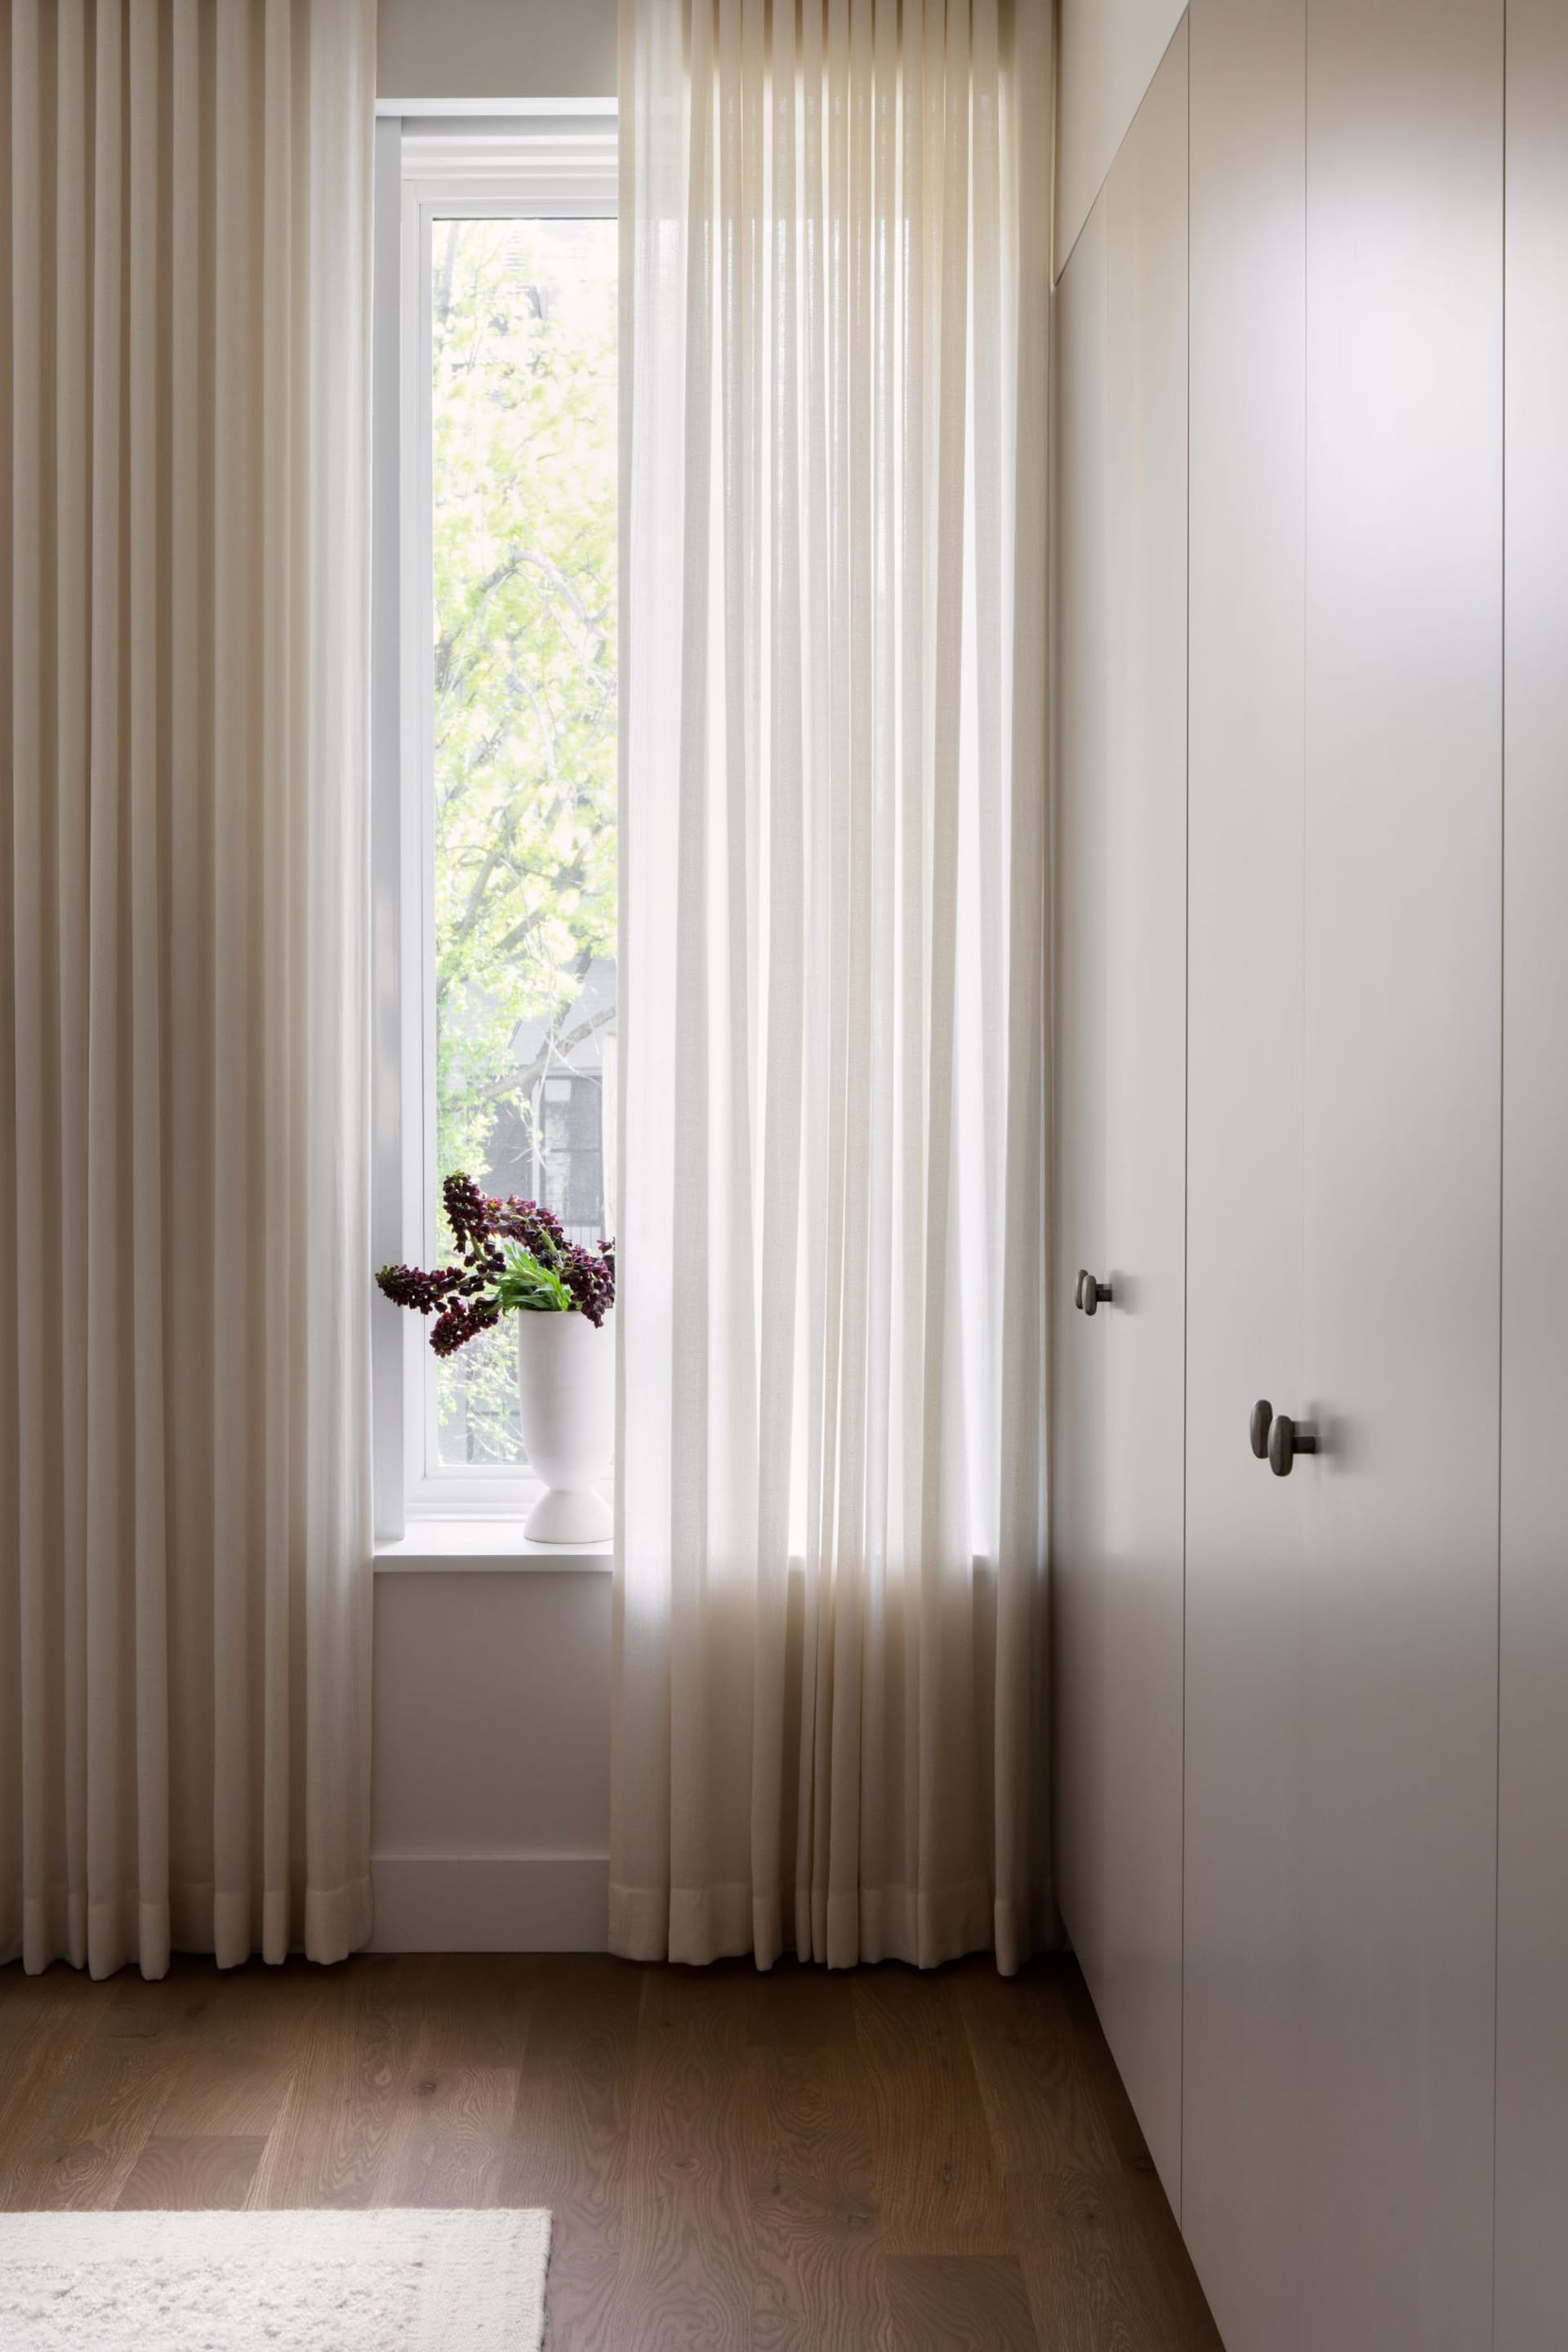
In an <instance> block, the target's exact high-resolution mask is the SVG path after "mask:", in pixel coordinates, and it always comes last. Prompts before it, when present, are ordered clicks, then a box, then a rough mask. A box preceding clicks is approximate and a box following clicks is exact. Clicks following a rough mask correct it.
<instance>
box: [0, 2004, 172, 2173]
mask: <svg viewBox="0 0 1568 2352" xmlns="http://www.w3.org/2000/svg"><path fill="white" fill-rule="evenodd" d="M169 2087H170V2075H169V2070H168V2068H167V2067H166V2065H165V2064H164V2063H163V2053H162V2052H161V2051H160V2050H159V2049H158V2048H157V2047H156V2046H155V2045H154V2044H153V2043H151V2042H110V2041H107V2040H102V2039H100V2038H98V2037H96V2036H89V2038H88V2040H87V2041H86V2042H83V2043H82V2045H81V2047H80V2048H79V2051H78V2052H77V2054H76V2056H75V2057H74V2059H73V2060H72V2061H71V2063H70V2064H69V2065H68V2067H67V2068H66V2069H65V2071H64V2073H63V2074H61V2075H60V2076H58V2078H57V2081H56V2085H55V2091H54V2095H53V2097H52V2098H50V2099H49V2100H48V2102H47V2105H46V2106H45V2107H44V2109H43V2112H42V2113H41V2115H40V2116H38V2119H37V2124H36V2125H35V2126H34V2128H33V2130H32V2131H31V2132H29V2133H28V2135H27V2137H26V2138H25V2139H24V2140H22V2141H21V2142H20V2144H19V2145H18V2144H17V2143H16V2142H12V2143H11V2145H12V2147H14V2148H15V2150H16V2153H15V2157H14V2160H13V2162H12V2163H11V2164H10V2165H9V2166H8V2168H6V2170H5V2176H4V2188H3V2191H0V2202H3V2203H4V2204H5V2208H6V2209H7V2210H9V2211H11V2212H37V2211H56V2210H59V2211H64V2210H73V2209H76V2208H79V2207H85V2208H88V2209H89V2210H90V2209H93V2208H98V2207H107V2206H112V2205H113V2204H114V2202H115V2200H116V2199H117V2198H118V2197H119V2195H120V2191H121V2188H122V2187H123V2185H124V2183H125V2181H126V2180H127V2179H129V2177H130V2174H131V2171H132V2167H133V2166H134V2164H135V2162H136V2158H138V2156H139V2155H140V2154H141V2152H142V2148H143V2147H144V2146H145V2145H146V2143H147V2140H148V2139H149V2138H150V2137H151V2136H152V2133H153V2128H154V2126H156V2124H157V2122H158V2119H159V2116H160V2115H161V2113H162V2110H163V2105H164V2104H165V2102H166V2101H167V2098H168V2095H169Z"/></svg>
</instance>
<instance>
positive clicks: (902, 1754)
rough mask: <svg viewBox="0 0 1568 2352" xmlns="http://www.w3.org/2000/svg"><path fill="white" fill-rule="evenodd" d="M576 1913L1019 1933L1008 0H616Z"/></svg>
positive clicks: (1025, 1411)
mask: <svg viewBox="0 0 1568 2352" xmlns="http://www.w3.org/2000/svg"><path fill="white" fill-rule="evenodd" d="M621 39H622V47H621V93H622V95H621V108H622V129H621V138H622V237H623V269H622V318H623V357H622V369H621V383H622V401H623V429H622V462H623V494H622V518H623V520H622V532H623V554H622V595H623V599H624V612H623V627H622V647H623V655H622V661H623V709H622V717H621V747H622V774H621V820H622V834H621V870H622V886H621V958H622V970H623V974H624V979H623V989H622V1002H623V1013H622V1023H623V1045H622V1051H621V1055H620V1057H619V1071H620V1085H621V1100H620V1107H619V1117H618V1129H617V1131H618V1138H619V1150H620V1172H619V1178H618V1192H619V1199H620V1202H621V1227H622V1230H621V1234H620V1244H621V1248H620V1258H619V1264H620V1277H619V1280H620V1289H619V1305H618V1313H617V1323H618V1326H619V1340H620V1350H621V1365H620V1444H619V1453H618V1463H619V1471H618V1489H619V1497H618V1505H617V1560H616V1601H615V1645H616V1647H615V1706H614V1732H613V1738H614V1758H613V1820H612V1840H611V1842H612V1854H611V1941H612V1946H613V1948H615V1949H616V1950H617V1951H621V1952H623V1953H626V1954H629V1955H632V1956H634V1957H638V1958H651V1957H656V1956H658V1955H662V1954H666V1953H668V1956H669V1957H670V1958H675V1959H680V1960H693V1961H701V1960H707V1959H710V1958H714V1957H715V1956H717V1955H718V1954H721V1953H732V1952H740V1951H745V1950H752V1951H754V1952H755V1953H756V1955H757V1958H758V1959H759V1961H760V1962H761V1963H763V1965H767V1964H768V1963H769V1962H771V1960H772V1959H773V1958H774V1957H775V1956H776V1955H777V1954H778V1953H779V1952H780V1951H781V1950H784V1949H786V1948H795V1949H797V1950H798V1951H799V1952H801V1953H802V1954H803V1955H805V1956H808V1957H811V1958H825V1959H826V1960H827V1961H828V1962H829V1963H830V1964H833V1965H847V1964H850V1963H852V1962H854V1961H856V1960H858V1959H875V1958H883V1957H897V1958H903V1959H907V1960H910V1961H915V1962H918V1963H920V1964H921V1965H928V1964H931V1963H934V1962H936V1961H939V1960H942V1959H944V1958H949V1957H951V1956H952V1955H953V1954H956V1953H958V1952H962V1951H965V1950H970V1949H974V1948H984V1947H987V1946H994V1948H995V1950H996V1952H997V1955H998V1959H999V1963H1000V1965H1001V1966H1002V1967H1003V1968H1004V1969H1013V1968H1016V1966H1017V1964H1018V1961H1019V1959H1020V1958H1022V1957H1023V1956H1024V1954H1025V1953H1026V1951H1027V1950H1028V1949H1029V1948H1032V1946H1033V1945H1034V1944H1036V1943H1037V1941H1039V1940H1040V1939H1041V1938H1042V1937H1044V1936H1045V1935H1046V1934H1047V1932H1048V1930H1049V1926H1050V1923H1051V1919H1052V1916H1053V1914H1052V1910H1051V1905H1050V1898H1049V1889H1048V1884H1047V1864H1046V1826H1045V1825H1046V1821H1047V1810H1048V1790H1047V1779H1046V1757H1045V1741H1044V1725H1043V1690H1044V1658H1043V1649H1044V1642H1045V1632H1046V1628H1045V1582H1044V1580H1045V1558H1046V1533H1045V1449H1044V1428H1045V1328H1046V1327H1045V1315H1044V1287H1045V1257H1044V1233H1045V1170H1046V1160H1047V1150H1046V1147H1047V1136H1046V1103H1047V1095H1046V1083H1045V1081H1046V1054H1047V1018H1046V1015H1047V951H1048V941H1047V888H1046V870H1047V824H1046V802H1045V791H1046V776H1045V771H1046V725H1047V710H1046V692H1047V688H1046V649H1047V613H1046V597H1047V551H1046V495H1047V481H1046V472H1047V301H1048V243H1049V185H1050V121H1051V110H1050V93H1049V73H1050V26H1049V10H1048V7H1047V5H1045V0H1018V5H1016V6H1014V5H1005V0H901V5H900V0H800V5H798V6H787V5H772V0H622V10H621Z"/></svg>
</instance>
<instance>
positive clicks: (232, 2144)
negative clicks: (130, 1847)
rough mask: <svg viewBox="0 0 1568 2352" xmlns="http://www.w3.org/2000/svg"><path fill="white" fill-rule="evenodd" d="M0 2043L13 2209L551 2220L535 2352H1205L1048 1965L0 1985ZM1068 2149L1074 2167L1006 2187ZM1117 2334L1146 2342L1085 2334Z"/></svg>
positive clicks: (596, 1967) (1104, 2083)
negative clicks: (731, 2351) (299, 2209)
mask: <svg viewBox="0 0 1568 2352" xmlns="http://www.w3.org/2000/svg"><path fill="white" fill-rule="evenodd" d="M0 2020H8V2021H7V2022H5V2023H0V2082H4V2081H5V2079H6V2078H7V2074H9V2078H10V2079H11V2081H12V2085H13V2090H14V2091H16V2090H17V2088H18V2086H19V2085H20V2084H22V2081H23V2076H22V2074H21V2073H19V2072H18V2065H19V2060H20V2055H21V2053H22V2052H23V2051H24V2049H27V2050H30V2051H31V2052H32V2053H33V2059H32V2063H30V2064H29V2065H28V2067H27V2068H26V2097H25V2100H21V2099H16V2098H14V2100H13V2107H12V2112H13V2113H14V2114H16V2115H19V2116H25V2117H26V2119H27V2129H28V2136H29V2137H30V2140H31V2143H32V2144H31V2148H30V2152H29V2153H28V2154H27V2155H26V2168H25V2169H24V2171H23V2173H22V2174H21V2175H19V2176H18V2183H19V2187H20V2189H21V2192H22V2195H23V2199H24V2201H29V2202H42V2201H46V2197H45V2193H44V2192H45V2190H46V2188H47V2189H48V2190H49V2191H50V2192H51V2193H53V2194H54V2201H58V2202H66V2201H69V2202H72V2203H76V2204H79V2205H93V2204H102V2205H107V2204H113V2203H116V2202H118V2203H119V2204H120V2205H121V2207H122V2208H124V2209H127V2210H144V2209H146V2208H149V2207H162V2208H164V2209H169V2210H182V2209H193V2210H194V2209H195V2208H196V2207H199V2206H204V2205H205V2206H212V2207H223V2206H228V2205H249V2206H253V2207H254V2206H260V2205H275V2206H285V2207H287V2206H300V2205H310V2204H339V2205H348V2204H366V2205H368V2204H377V2203H381V2204H384V2203H388V2202H391V2201H393V2200H398V2201H412V2202H435V2201H440V2202H447V2203H458V2202H473V2203H497V2202H499V2203H505V2204H539V2205H547V2206H549V2207H551V2208H552V2210H553V2213H554V2217H555V2245H554V2249H553V2252H552V2261H551V2270H550V2287H549V2300H550V2317H549V2333H548V2336H547V2342H548V2345H549V2346H550V2347H551V2352H584V2347H589V2346H592V2347H594V2352H647V2347H650V2346H658V2345H668V2346H670V2347H676V2346H679V2347H686V2346H687V2345H700V2344H704V2343H706V2344H709V2345H712V2346H714V2347H718V2346H720V2345H722V2346H724V2347H728V2346H730V2345H731V2344H745V2345H750V2346H752V2347H755V2352H906V2347H910V2346H916V2347H920V2346H924V2345H928V2344H930V2345H935V2346H942V2347H946V2346H950V2345H951V2346H963V2345H966V2344H969V2343H972V2342H973V2343H976V2344H980V2343H984V2345H986V2346H987V2347H997V2352H1011V2347H1014V2346H1015V2345H1017V2346H1021V2347H1032V2346H1033V2344H1034V2343H1035V2341H1036V2339H1037V2341H1038V2344H1039V2345H1040V2346H1041V2347H1046V2346H1050V2347H1056V2346H1057V2345H1058V2342H1059V2343H1060V2344H1061V2345H1062V2346H1063V2347H1067V2352H1076V2348H1077V2347H1093V2352H1109V2347H1110V2346H1112V2345H1114V2346H1117V2347H1127V2346H1131V2345H1133V2344H1136V2345H1137V2347H1138V2352H1145V2345H1147V2346H1148V2347H1152V2352H1212V2347H1213V2336H1212V2333H1207V2334H1205V2333H1204V2332H1202V2331H1201V2330H1198V2331H1195V2332H1194V2329H1193V2327H1192V2326H1190V2325H1189V2324H1188V2321H1187V2319H1186V2318H1185V2317H1184V2312H1185V2309H1186V2305H1185V2304H1184V2296H1190V2294H1192V2293H1193V2291H1194V2290H1193V2289H1192V2285H1191V2281H1190V2274H1186V2273H1183V2272H1182V2270H1181V2269H1180V2267H1179V2266H1178V2265H1176V2264H1174V2263H1173V2258H1172V2255H1171V2249H1172V2248H1173V2247H1174V2249H1175V2254H1176V2255H1177V2256H1179V2254H1180V2247H1179V2243H1178V2242H1176V2240H1175V2237H1174V2232H1173V2228H1172V2224H1171V2221H1170V2215H1169V2212H1168V2210H1167V2209H1166V2208H1165V2206H1164V2202H1163V2198H1162V2197H1161V2194H1160V2189H1159V2184H1158V2182H1157V2181H1156V2180H1155V2179H1154V2176H1153V2174H1152V2170H1151V2168H1150V2167H1149V2160H1148V2156H1147V2153H1146V2151H1145V2150H1144V2148H1143V2146H1142V2139H1141V2138H1140V2137H1139V2135H1138V2131H1137V2126H1136V2124H1135V2123H1134V2122H1133V2120H1132V2116H1131V2109H1130V2108H1129V2106H1128V2105H1127V2100H1126V2095H1125V2093H1124V2091H1123V2090H1122V2089H1121V2084H1120V2082H1119V2081H1118V2079H1117V2076H1116V2074H1115V2071H1114V2069H1113V2068H1112V2067H1111V2065H1110V2058H1109V2054H1108V2053H1107V2052H1106V2048H1105V2043H1104V2040H1103V2037H1102V2036H1101V2035H1100V2032H1099V2028H1098V2026H1097V2025H1096V2023H1095V2020H1094V2014H1093V2011H1092V2010H1091V2008H1090V2007H1089V2001H1088V1998H1087V1995H1086V1994H1085V1993H1084V1990H1083V1985H1082V1979H1081V1978H1080V1977H1079V1974H1078V1971H1077V1969H1076V1967H1075V1966H1074V1964H1073V1963H1072V1962H1071V1961H1070V1960H1063V1961H1058V1962H1053V1963H1048V1964H1046V1965H1044V1966H1043V1967H1040V1968H1037V1969H1033V1970H1030V1971H1028V1972H1026V1975H1025V1976H1024V1977H1023V1978H1022V1979H1020V1980H1018V1981H1016V1982H1015V1983H1009V1984H1004V1983H1003V1982H1002V1981H1001V1980H1000V1979H998V1978H996V1977H995V1976H994V1973H993V1972H992V1971H991V1969H990V1967H989V1964H988V1963H984V1962H973V1963H966V1964H963V1965H961V1966H960V1967H959V1968H957V1969H949V1970H944V1971H942V1972H939V1973H937V1974H934V1975H931V1976H926V1977H921V1976H917V1975H916V1974H914V1973H913V1972H912V1971H910V1970H908V1969H899V1968H892V1967H889V1968H886V1969H877V1970H865V1971H859V1972H854V1973H850V1974H846V1975H828V1974H827V1973H826V1972H825V1971H823V1970H819V1969H797V1968H794V1967H789V1968H782V1969H777V1970H775V1971H773V1973H772V1974H770V1975H768V1976H759V1975H757V1974H756V1973H755V1972H754V1971H752V1969H750V1968H749V1967H745V1966H740V1967H725V1968H721V1969H713V1970H710V1971H698V1970H687V1969H651V1968H650V1969H644V1968H637V1967H632V1966H630V1965H628V1964H626V1963H624V1962H620V1961H614V1960H607V1959H598V1958H594V1959H585V1960H584V1959H577V1958H560V1959H556V1958H550V1959H540V1960H537V1961H529V1962H513V1961H510V1960H505V1961H498V1960H494V1959H490V1958H442V1959H426V1958H419V1959H417V1960H408V1959H403V1958H399V1959H396V1960H379V1959H372V1960H356V1961H353V1962H350V1963H348V1964H347V1965H346V1966H344V1967H343V1968H342V1969H305V1968H302V1967H300V1968H294V1967H290V1968H289V1969H283V1970H270V1969H255V1970H254V1971H252V1970H241V1971H238V1972H236V1973H234V1974H230V1975H224V1976H220V1975H219V1974H218V1972H217V1971H216V1969H212V1968H211V1966H210V1964H208V1963H205V1962H189V1963H185V1962H183V1963H181V1964H179V1965H178V1966H177V1967H176V1969H175V1970H174V1972H173V1974H172V1976H171V1978H170V1979H169V1980H168V1981H167V1983H165V1984H164V1985H162V1986H159V1985H143V1984H142V1983H141V1982H140V1981H139V1980H138V1979H132V1978H130V1977H121V1979H117V1980H116V1982H115V1983H114V1984H113V1985H112V1986H94V1985H91V1984H89V1983H88V1982H87V1981H86V1979H81V1978H79V1977H75V1976H72V1975H70V1974H69V1973H68V1972H67V1971H60V1972H58V1974H56V1975H53V1976H52V1977H51V1978H48V1979H24V1978H22V1976H21V1974H20V1972H19V1971H16V1972H15V1973H12V1972H5V1973H4V1974H0ZM247 2053H261V2054H262V2055H264V2056H265V2058H266V2060H267V2063H268V2065H269V2066H273V2065H276V2066H277V2067H278V2068H279V2069H280V2070H281V2071H282V2073H283V2074H284V2075H285V2078H286V2079H285V2088H284V2094H283V2097H282V2100H281V2103H280V2104H279V2106H278V2109H277V2112H276V2115H275V2116H274V2119H273V2121H272V2124H271V2126H270V2128H269V2129H268V2131H267V2132H266V2133H265V2135H263V2134H262V2133H259V2132H246V2131H241V2130H238V2129H233V2130H228V2129H226V2128H225V2127H224V2122H225V2118H224V2114H223V2103H224V2100H225V2098H227V2099H228V2100H229V2101H230V2103H231V2112H232V2114H233V2116H236V2117H244V2116H247V2115H249V2114H252V2113H254V2112H255V2105H256V2098H257V2078H256V2077H255V2076H254V2075H253V2074H252V2073H251V2071H250V2066H249V2058H248V2056H247ZM159 2097H162V2099H163V2112H162V2114H161V2115H156V2116H154V2114H153V2104H154V2102H155V2101H156V2099H157V2098H159ZM1037 2105H1038V2106H1040V2107H1041V2108H1042V2109H1043V2110H1045V2111H1046V2112H1044V2113H1043V2114H1042V2115H1041V2116H1038V2117H1036V2116H1035V2115H1034V2113H1033V2110H1034V2109H1035V2107H1036V2106H1037ZM171 2113H177V2114H205V2115H208V2116H211V2117H212V2118H213V2122H212V2127H211V2128H210V2129H207V2130H203V2131H199V2132H190V2131H175V2130H172V2129H170V2128H169V2126H168V2124H167V2121H166V2117H167V2116H168V2115H169V2114H171ZM0 2147H4V2148H5V2149H6V2150H8V2151H16V2152H17V2154H18V2155H19V2154H20V2144H19V2143H18V2142H16V2140H15V2139H9V2138H5V2139H0ZM1069 2154H1077V2155H1083V2156H1092V2158H1094V2160H1095V2165H1098V2166H1099V2167H1100V2169H1099V2170H1096V2169H1094V2168H1093V2167H1086V2168H1083V2169H1082V2170H1080V2171H1079V2172H1074V2171H1073V2170H1072V2169H1071V2168H1070V2167H1068V2168H1063V2169H1058V2171H1056V2172H1054V2173H1047V2172H1044V2171H1041V2170H1038V2169H1037V2170H1036V2171H1034V2172H1028V2171H1026V2170H1024V2169H1023V2168H1024V2167H1026V2166H1030V2165H1034V2166H1037V2167H1038V2166H1040V2165H1043V2164H1045V2163H1046V2162H1047V2161H1051V2162H1057V2161H1058V2160H1059V2159H1060V2158H1062V2157H1063V2156H1064V2155H1069ZM62 2156H63V2158H64V2165H63V2169H59V2168H58V2160H59V2158H61V2157H62ZM51 2168H54V2169H51ZM1015 2168H1016V2169H1015ZM1004 2173H1005V2179H1004ZM882 2181H886V2183H887V2186H888V2192H889V2196H890V2200H891V2206H892V2210H893V2215H894V2221H895V2226H896V2229H897V2231H898V2232H899V2236H898V2240H897V2242H896V2244H895V2245H894V2248H893V2252H892V2253H891V2256H890V2257H885V2255H884V2251H883V2230H882V2220H883V2216H882V2210H881V2200H882V2189H881V2186H880V2184H881V2182H882ZM1064 2182H1065V2183H1068V2187H1067V2188H1064V2187H1063V2186H1062V2184H1063V2183H1064ZM955 2241H957V2242H955ZM922 2265H925V2266H922ZM1021 2294H1022V2295H1023V2296H1024V2297H1025V2298H1026V2301H1025V2302H1021V2301H1020V2295H1021ZM1030 2312H1032V2319H1030V2320H1029V2332H1028V2333H1024V2332H1023V2322H1024V2318H1026V2317H1027V2316H1028V2314H1029V2313H1030ZM1108 2315H1109V2316H1108ZM1128 2315H1132V2317H1133V2318H1135V2319H1136V2321H1137V2324H1138V2325H1139V2326H1142V2328H1143V2329H1144V2331H1145V2332H1144V2335H1143V2336H1132V2335H1131V2334H1127V2333H1123V2334H1122V2335H1121V2336H1117V2335H1116V2334H1114V2333H1111V2334H1109V2335H1107V2334H1106V2333H1105V2332H1104V2329H1105V2327H1106V2326H1110V2327H1111V2328H1112V2329H1114V2328H1117V2327H1124V2326H1127V2325H1130V2324H1131V2322H1130V2321H1129V2319H1128ZM1096 2326H1099V2327H1100V2334H1098V2335H1097V2334H1096V2333H1094V2332H1093V2331H1094V2329H1095V2327H1096ZM1053 2328H1055V2329H1056V2331H1057V2332H1055V2333H1053V2332H1052V2331H1053ZM1184 2331H1185V2332H1184Z"/></svg>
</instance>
